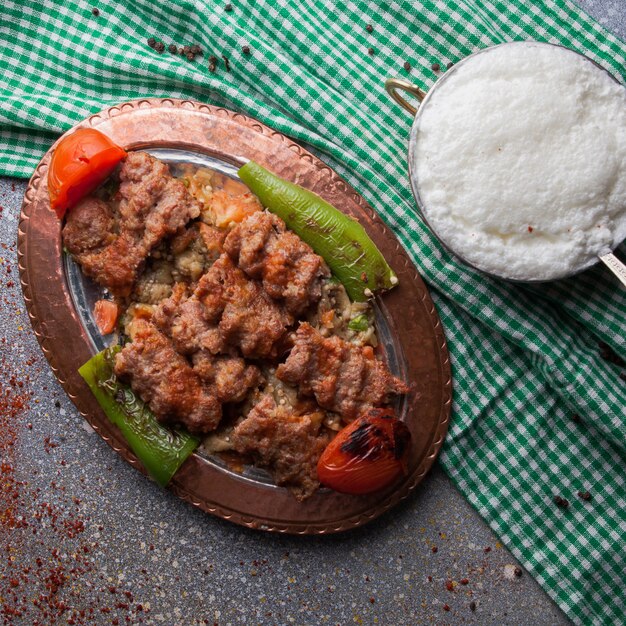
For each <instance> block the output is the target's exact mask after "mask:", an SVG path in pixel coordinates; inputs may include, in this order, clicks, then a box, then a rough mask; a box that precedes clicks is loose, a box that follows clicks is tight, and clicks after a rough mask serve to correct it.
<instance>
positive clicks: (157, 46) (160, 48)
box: [154, 41, 165, 54]
mask: <svg viewBox="0 0 626 626" xmlns="http://www.w3.org/2000/svg"><path fill="white" fill-rule="evenodd" d="M154 49H155V50H156V51H157V52H158V53H159V54H160V53H161V52H163V50H165V44H164V43H163V42H162V41H157V42H156V43H155V44H154Z"/></svg>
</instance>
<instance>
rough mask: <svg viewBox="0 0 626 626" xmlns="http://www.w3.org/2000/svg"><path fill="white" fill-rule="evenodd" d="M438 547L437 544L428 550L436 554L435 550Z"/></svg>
mask: <svg viewBox="0 0 626 626" xmlns="http://www.w3.org/2000/svg"><path fill="white" fill-rule="evenodd" d="M438 549H439V548H437V546H433V547H432V548H431V549H430V551H431V552H432V553H433V554H437V550H438Z"/></svg>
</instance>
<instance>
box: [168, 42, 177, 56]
mask: <svg viewBox="0 0 626 626" xmlns="http://www.w3.org/2000/svg"><path fill="white" fill-rule="evenodd" d="M167 49H168V50H169V51H170V52H171V53H172V54H176V53H177V52H178V48H177V47H176V44H175V43H171V44H170V45H169V46H168V47H167Z"/></svg>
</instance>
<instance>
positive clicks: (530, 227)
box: [528, 225, 535, 233]
mask: <svg viewBox="0 0 626 626" xmlns="http://www.w3.org/2000/svg"><path fill="white" fill-rule="evenodd" d="M533 230H535V229H534V228H533V227H532V226H530V225H529V226H528V232H529V233H532V232H533Z"/></svg>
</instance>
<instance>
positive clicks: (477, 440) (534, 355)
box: [0, 0, 626, 624]
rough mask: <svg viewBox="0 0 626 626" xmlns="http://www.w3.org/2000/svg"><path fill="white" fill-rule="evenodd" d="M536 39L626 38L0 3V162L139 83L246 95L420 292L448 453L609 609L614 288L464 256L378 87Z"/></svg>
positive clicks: (148, 5)
mask: <svg viewBox="0 0 626 626" xmlns="http://www.w3.org/2000/svg"><path fill="white" fill-rule="evenodd" d="M94 9H95V10H94ZM368 25H371V27H370V26H368ZM150 37H154V39H155V42H156V43H155V42H151V43H152V45H153V47H149V46H148V44H147V40H148V39H149V38H150ZM531 38H532V39H538V40H542V41H549V42H554V43H561V44H564V45H566V46H569V47H570V48H573V49H575V50H578V51H581V52H584V53H586V54H587V55H588V56H590V57H591V58H593V59H595V60H596V61H597V62H598V63H600V64H601V65H602V66H604V67H606V68H607V69H608V70H610V71H611V72H612V73H613V74H614V75H615V76H618V77H620V78H621V79H624V77H626V69H625V68H626V44H624V43H622V42H620V41H619V40H617V39H616V38H615V37H613V36H612V35H610V34H609V33H607V32H606V31H605V30H603V29H602V28H601V27H600V26H599V25H598V24H597V23H595V22H594V21H592V20H591V19H590V18H589V17H587V16H586V15H584V14H583V13H581V11H580V10H579V9H577V8H576V7H575V5H574V4H572V3H571V2H569V1H568V0H544V1H543V2H533V1H531V0H517V1H516V2H498V1H496V0H437V1H424V2H416V1H414V0H411V1H403V0H397V1H396V2H376V1H374V0H370V1H361V0H350V1H343V0H333V1H331V0H309V1H307V2H302V0H275V1H272V2H263V1H257V0H233V2H232V3H231V4H226V3H225V2H220V3H215V2H208V1H202V0H196V1H195V2H194V1H186V2H182V1H179V2H176V3H173V2H155V1H147V0H134V2H128V3H127V2H117V1H114V0H92V1H91V2H85V1H82V0H81V1H76V0H66V1H64V2H58V1H57V0H37V1H34V0H33V1H31V2H27V1H26V0H24V1H22V2H16V1H15V0H4V2H3V7H2V10H1V13H0V68H2V74H1V76H0V173H3V174H9V175H15V176H29V175H30V174H31V173H32V172H33V169H34V167H35V166H36V165H37V163H38V161H39V159H40V158H41V156H42V154H43V153H44V152H45V150H46V149H47V148H48V146H49V145H50V144H51V142H52V141H53V140H54V139H55V138H56V137H57V136H58V135H59V133H61V132H62V131H65V130H67V129H68V128H69V127H70V126H72V125H73V124H75V123H76V122H77V121H79V120H80V119H82V118H83V117H85V116H87V115H88V114H90V113H93V112H95V111H98V110H100V109H102V108H104V107H106V106H108V105H112V104H115V103H119V102H120V101H124V100H130V99H134V98H139V97H146V96H173V97H181V98H182V97H184V98H192V99H196V100H202V101H205V102H209V103H211V104H217V105H221V106H225V107H228V108H231V109H235V110H239V111H242V112H244V113H246V114H249V115H251V116H254V117H256V118H258V119H260V120H262V121H263V122H265V123H266V124H268V125H270V126H272V127H273V128H275V129H277V130H279V131H282V132H283V133H286V134H287V135H290V136H291V137H293V138H295V139H296V140H298V141H300V142H302V143H303V144H305V146H306V147H307V148H308V149H310V150H312V151H313V152H315V153H316V154H317V155H319V156H320V158H322V159H323V160H324V161H326V162H327V163H328V164H329V165H330V166H331V167H333V168H334V169H335V170H337V171H338V172H339V173H340V174H341V175H342V176H344V177H345V178H346V179H347V180H348V181H349V182H350V183H351V184H352V185H354V187H356V188H357V189H358V190H359V191H360V192H361V193H362V194H363V195H364V196H365V197H366V199H367V200H368V201H369V202H370V203H371V204H372V205H373V206H374V207H376V208H377V210H378V211H379V212H380V214H381V216H382V217H383V219H384V220H385V221H386V222H387V223H388V224H389V225H390V226H391V227H392V228H393V230H394V232H395V233H396V235H397V236H398V238H399V239H400V240H401V241H402V243H403V245H404V246H405V248H406V249H407V250H408V252H409V254H410V255H411V257H412V258H413V260H414V262H415V264H416V265H417V267H418V268H419V270H420V272H421V274H422V276H423V277H424V278H425V280H426V281H427V282H428V284H429V285H430V287H431V291H432V294H433V297H434V298H435V301H436V305H437V307H438V310H439V313H440V315H441V317H442V319H443V323H444V326H445V329H446V332H447V337H448V342H449V347H450V352H451V358H452V366H453V374H454V381H455V400H454V406H453V414H452V423H451V428H450V433H449V436H448V439H447V441H446V444H445V447H444V450H443V454H442V456H441V462H442V464H443V466H444V468H445V469H446V471H447V472H448V474H449V475H450V477H451V478H452V480H453V481H454V482H455V484H456V485H457V486H458V488H459V489H460V490H461V491H462V492H463V493H464V494H465V495H466V497H467V498H468V499H469V501H470V502H471V503H472V504H473V505H474V506H475V507H476V509H477V510H478V511H479V512H480V514H481V515H482V516H483V517H484V518H485V520H486V521H487V522H488V523H489V524H490V525H491V527H492V528H493V529H494V530H495V531H496V533H497V534H498V535H499V536H500V537H501V538H502V540H503V541H504V542H505V543H506V544H507V546H508V547H509V548H510V549H511V550H512V551H513V553H514V554H515V556H516V557H518V558H519V559H520V560H521V561H522V562H523V564H524V566H525V567H526V568H527V570H528V571H529V572H531V573H532V574H533V575H534V576H535V577H536V579H537V580H538V581H539V582H540V584H541V585H542V586H543V587H544V588H545V590H546V591H547V592H548V593H549V594H550V595H551V596H552V597H553V598H554V599H555V600H556V602H557V603H558V604H559V606H561V607H562V609H563V610H564V611H565V612H566V613H567V614H568V615H569V616H570V617H571V618H572V619H573V620H574V621H575V622H577V623H580V624H618V623H624V621H623V620H624V615H625V614H626V606H625V594H624V572H625V571H626V556H625V555H626V500H625V491H626V486H625V478H626V471H625V468H624V462H625V459H626V454H625V441H626V423H625V412H626V380H624V372H625V371H626V369H625V368H624V365H623V362H621V361H620V359H619V357H618V356H616V354H615V353H617V355H621V356H622V357H626V333H625V328H626V326H625V323H624V321H625V315H626V291H625V290H624V289H621V288H620V287H619V285H618V284H617V282H616V281H615V280H614V279H613V278H612V276H611V275H609V273H608V272H607V271H605V270H604V269H602V268H595V269H593V270H591V271H588V272H585V273H584V274H582V275H581V276H578V277H575V278H572V279H570V280H566V281H560V282H556V283H553V284H548V285H541V286H535V287H527V286H520V285H509V284H505V283H503V282H498V281H494V280H490V279H488V278H486V277H485V276H482V275H480V274H479V273H477V272H475V271H473V270H470V269H468V268H466V267H463V266H462V265H459V263H457V261H455V260H454V259H453V258H451V257H450V256H449V255H448V254H447V253H446V252H445V251H444V250H442V248H441V246H440V245H439V244H438V243H437V241H436V240H435V239H434V238H433V236H432V235H431V233H430V232H429V231H428V229H427V228H426V227H425V226H424V224H423V223H422V221H421V220H420V218H419V217H418V216H417V215H416V214H415V208H414V203H413V198H412V196H411V192H410V187H409V182H408V180H407V173H406V151H407V136H408V132H409V127H410V124H411V118H410V116H409V115H408V114H406V113H405V112H404V111H403V110H401V109H400V108H399V107H397V106H396V105H394V104H392V103H391V102H390V100H389V98H388V96H387V95H386V93H385V92H384V89H383V82H384V80H385V78H387V77H390V76H400V77H405V78H410V79H411V80H412V81H414V82H416V83H418V84H419V85H421V86H423V87H424V88H426V89H428V88H429V87H431V86H432V84H433V83H434V82H435V80H436V78H437V76H438V75H440V74H441V73H442V72H444V71H445V69H446V66H447V64H448V63H451V62H455V61H458V60H459V59H462V58H463V57H465V56H466V55H468V54H470V53H471V52H474V51H475V50H477V49H479V48H482V47H485V46H488V45H491V44H496V43H501V42H504V41H511V40H523V39H531ZM160 41H162V42H163V43H164V46H165V50H164V51H163V52H159V48H160V46H159V45H158V42H160ZM169 44H176V46H177V47H178V48H181V47H184V46H185V45H188V46H192V45H193V44H199V45H200V46H201V47H202V49H203V51H204V55H203V56H195V58H193V60H189V59H188V58H187V54H185V50H183V54H182V55H181V54H180V50H177V53H172V52H169V50H168V46H169ZM189 52H191V55H190V56H192V57H193V50H189V49H188V50H187V53H189ZM211 56H213V57H215V58H214V59H210V57H211ZM224 57H226V58H228V65H229V70H230V71H227V69H226V61H225V60H224ZM435 63H437V64H439V66H440V68H441V69H440V71H439V72H437V71H435V70H434V69H433V64H435ZM405 64H406V65H405ZM435 67H436V66H435ZM211 70H213V71H211ZM621 253H624V248H622V249H621ZM600 341H602V342H604V344H606V345H603V346H602V347H601V348H599V342H600ZM611 349H612V350H613V351H614V352H611ZM603 357H604V358H603ZM620 363H621V364H620ZM620 373H621V374H622V378H621V379H620ZM579 491H581V492H586V491H589V493H590V494H591V499H590V500H584V499H582V498H581V497H579V496H578V495H577V493H578V492H579ZM555 496H560V497H561V498H564V499H566V500H567V501H569V506H568V507H567V508H564V506H563V505H561V506H557V505H556V504H555V502H554V498H555Z"/></svg>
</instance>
